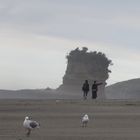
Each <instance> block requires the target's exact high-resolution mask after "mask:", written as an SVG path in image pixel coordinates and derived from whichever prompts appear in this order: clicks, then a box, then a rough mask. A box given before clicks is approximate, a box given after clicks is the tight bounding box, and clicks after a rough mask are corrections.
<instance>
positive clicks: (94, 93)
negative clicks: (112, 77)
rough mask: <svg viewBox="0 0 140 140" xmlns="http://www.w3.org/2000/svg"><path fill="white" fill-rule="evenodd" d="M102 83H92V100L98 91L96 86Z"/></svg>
mask: <svg viewBox="0 0 140 140" xmlns="http://www.w3.org/2000/svg"><path fill="white" fill-rule="evenodd" d="M101 84H102V83H96V81H94V83H93V85H92V88H91V90H92V99H96V98H97V91H98V86H99V85H101Z"/></svg>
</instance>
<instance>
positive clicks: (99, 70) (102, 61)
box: [58, 47, 112, 98]
mask: <svg viewBox="0 0 140 140" xmlns="http://www.w3.org/2000/svg"><path fill="white" fill-rule="evenodd" d="M66 58H67V69H66V72H65V75H64V77H63V84H62V85H61V86H60V87H59V88H58V89H59V90H62V91H67V92H68V91H71V92H72V93H74V92H75V94H76V93H78V92H81V87H82V84H83V82H84V81H85V80H88V81H89V84H90V86H91V85H92V83H93V81H94V80H96V81H97V82H102V83H103V85H102V86H101V88H100V91H99V95H98V97H99V98H104V94H103V91H104V87H105V84H106V80H107V79H108V77H109V73H110V72H111V71H110V70H109V69H108V67H109V65H110V64H112V62H111V60H109V59H108V58H107V57H106V56H105V54H103V53H101V52H96V51H94V52H88V49H87V48H86V47H83V48H82V50H80V49H79V48H76V49H75V50H72V51H71V52H70V53H69V54H68V55H67V57H66Z"/></svg>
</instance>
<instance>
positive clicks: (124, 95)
mask: <svg viewBox="0 0 140 140" xmlns="http://www.w3.org/2000/svg"><path fill="white" fill-rule="evenodd" d="M105 95H106V98H107V99H140V78H138V79H132V80H128V81H123V82H119V83H116V84H113V85H110V86H108V87H106V89H105Z"/></svg>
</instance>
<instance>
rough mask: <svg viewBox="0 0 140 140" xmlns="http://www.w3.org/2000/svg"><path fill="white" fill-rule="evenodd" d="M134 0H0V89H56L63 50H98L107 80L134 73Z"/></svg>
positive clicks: (138, 22)
mask: <svg viewBox="0 0 140 140" xmlns="http://www.w3.org/2000/svg"><path fill="white" fill-rule="evenodd" d="M139 7H140V1H139V0H0V89H24V88H46V87H52V88H56V87H58V86H59V85H60V84H61V83H62V77H63V76H64V73H65V70H66V64H67V61H66V58H65V56H66V54H67V53H68V52H69V51H70V50H72V49H75V48H77V47H83V46H86V47H88V48H89V50H90V51H101V52H103V53H105V54H106V56H107V57H108V58H109V59H111V60H112V61H113V63H114V65H113V66H111V67H110V69H111V70H112V73H111V74H110V78H109V80H108V84H112V83H116V82H119V81H123V80H128V79H133V78H139V77H140V8H139Z"/></svg>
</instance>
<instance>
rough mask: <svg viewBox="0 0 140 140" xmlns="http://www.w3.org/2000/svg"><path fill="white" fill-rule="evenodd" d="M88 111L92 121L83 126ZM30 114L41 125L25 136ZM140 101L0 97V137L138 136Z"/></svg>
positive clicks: (108, 139)
mask: <svg viewBox="0 0 140 140" xmlns="http://www.w3.org/2000/svg"><path fill="white" fill-rule="evenodd" d="M84 113H87V114H88V115H89V118H90V122H89V124H88V126H87V127H86V128H83V127H81V117H82V115H83V114H84ZM25 116H31V117H32V118H33V119H34V120H37V121H39V122H40V124H41V128H40V129H36V130H34V131H32V133H31V136H30V137H26V135H25V130H24V128H23V126H22V122H23V120H24V117H25ZM139 139H140V102H139V101H119V100H106V101H105V100H104V101H101V100H97V101H92V100H87V101H83V100H0V140H139Z"/></svg>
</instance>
